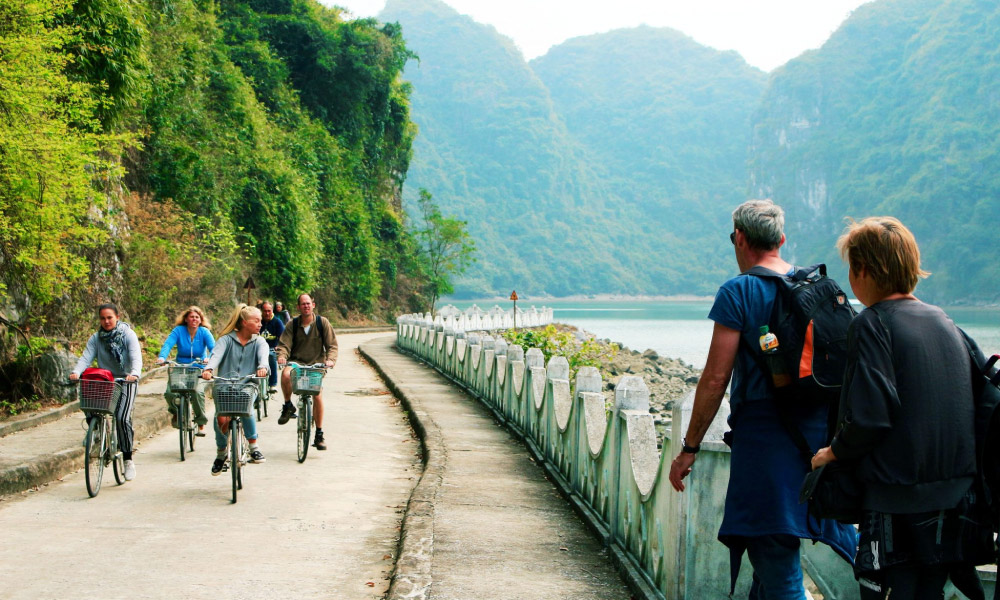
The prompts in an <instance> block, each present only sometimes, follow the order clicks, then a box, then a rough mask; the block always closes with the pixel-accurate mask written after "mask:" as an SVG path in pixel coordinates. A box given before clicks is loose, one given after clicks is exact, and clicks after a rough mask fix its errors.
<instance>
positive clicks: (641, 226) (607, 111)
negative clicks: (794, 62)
mask: <svg viewBox="0 0 1000 600" xmlns="http://www.w3.org/2000/svg"><path fill="white" fill-rule="evenodd" d="M379 18H380V19H381V20H383V21H387V22H392V21H398V22H399V23H400V24H401V25H402V28H403V37H404V38H405V39H406V42H407V46H408V47H409V48H411V49H412V50H413V51H414V52H416V53H417V54H418V55H419V57H420V60H419V63H417V62H411V63H409V64H408V65H407V68H406V70H405V77H406V79H408V80H409V81H411V82H412V84H413V93H412V96H411V102H412V118H413V120H414V122H416V123H417V125H418V127H419V134H418V135H417V139H416V142H415V144H414V158H413V161H412V163H411V165H410V170H409V174H408V176H407V181H406V187H405V196H406V197H407V198H408V199H410V200H412V199H413V198H414V197H415V195H416V190H417V189H419V188H420V187H425V188H427V189H428V190H429V191H430V192H431V193H433V194H434V197H435V200H436V201H437V202H438V203H439V204H440V205H441V207H442V209H443V210H444V211H445V212H450V213H453V214H455V215H458V216H459V217H460V218H462V219H465V220H467V221H468V223H469V229H470V231H471V232H472V234H473V235H474V236H475V237H476V238H477V241H478V245H479V250H480V260H479V263H478V264H477V265H475V266H474V267H472V268H471V269H470V271H469V272H468V273H467V276H466V277H465V278H464V279H463V280H461V281H460V282H459V285H458V286H456V287H457V291H458V293H459V294H461V295H468V296H478V295H484V294H491V293H509V291H510V289H517V290H518V291H519V293H525V294H536V295H537V294H543V293H548V294H553V295H557V296H561V295H569V294H580V293H586V294H593V293H619V294H677V293H699V294H705V293H711V292H712V291H713V290H714V287H715V285H716V283H715V282H716V281H717V280H718V279H719V278H720V277H723V276H724V275H725V274H726V273H728V272H731V271H732V267H731V265H730V263H731V262H732V254H731V250H730V249H729V248H728V244H729V242H728V240H727V239H726V231H727V229H728V225H727V219H728V211H729V210H731V206H733V205H734V204H735V203H738V202H739V201H740V200H741V199H743V197H744V196H745V187H746V183H745V161H746V155H745V150H746V147H747V144H748V142H749V138H748V133H749V118H750V115H751V113H752V111H753V109H754V106H755V105H754V104H753V103H752V101H755V100H756V98H757V97H759V95H760V93H761V92H762V91H763V86H764V78H765V76H764V74H763V73H761V72H760V71H758V70H756V69H753V68H751V67H748V66H747V65H746V63H745V62H743V61H742V59H740V58H739V57H738V56H737V55H735V54H734V53H731V52H730V53H721V52H717V51H714V50H711V49H708V48H704V47H702V46H700V45H698V44H697V43H695V42H694V41H692V40H690V39H689V38H687V37H685V36H683V35H681V34H679V33H677V32H675V31H672V30H667V29H651V28H646V27H644V28H638V29H635V30H627V31H622V32H612V33H610V34H606V35H603V36H590V37H587V38H580V39H577V40H571V41H569V42H567V43H566V44H563V45H562V46H558V47H556V48H553V49H552V50H551V51H550V52H549V54H548V55H546V56H545V57H541V58H539V59H536V60H535V61H533V62H532V63H531V64H530V65H529V64H528V63H527V62H525V60H524V58H523V56H522V55H521V54H520V52H519V51H518V50H517V48H516V47H515V46H514V45H513V43H512V42H511V41H510V40H509V39H507V38H505V37H503V36H501V35H500V34H498V33H497V32H496V30H495V29H493V28H492V27H489V26H484V25H481V24H478V23H475V22H474V21H472V20H471V19H470V18H469V17H466V16H462V15H459V14H458V13H457V12H455V11H454V10H453V9H451V8H449V7H448V6H446V5H445V4H443V3H441V2H438V1H437V0H415V1H410V0H408V1H405V2H404V1H401V0H399V1H390V2H389V3H388V4H387V6H386V9H385V11H384V12H383V13H382V14H380V15H379ZM623 42H624V43H623ZM612 48H613V49H614V51H613V52H611V51H610V49H612ZM616 90H619V91H621V90H627V91H628V94H621V93H616ZM661 98H672V99H675V100H677V101H676V102H670V103H663V102H658V100H657V99H661ZM744 99H749V100H748V101H744ZM642 111H645V112H642ZM706 273H707V276H706Z"/></svg>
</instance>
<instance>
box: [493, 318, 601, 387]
mask: <svg viewBox="0 0 1000 600" xmlns="http://www.w3.org/2000/svg"><path fill="white" fill-rule="evenodd" d="M500 335H501V336H503V338H504V339H505V340H507V342H508V343H510V344H517V345H518V346H521V347H522V348H524V349H526V350H527V349H528V348H538V349H539V350H541V351H542V354H543V355H544V356H545V362H546V364H548V362H549V359H550V358H552V357H553V356H564V357H566V360H567V361H569V377H570V380H571V381H572V380H573V378H575V377H576V372H577V371H578V370H579V369H580V367H597V368H598V369H599V370H600V371H601V375H602V376H603V377H604V378H605V379H606V378H607V377H608V374H607V372H606V370H605V369H604V366H605V365H606V364H607V363H608V362H609V361H611V360H612V359H614V357H615V356H617V354H618V350H619V348H618V345H617V344H610V345H603V344H601V343H599V342H598V341H597V340H596V339H594V338H593V337H589V338H586V339H584V340H580V339H578V338H577V337H576V335H574V334H573V332H571V331H559V330H558V329H556V327H555V325H549V326H547V327H545V328H544V329H518V330H514V329H508V330H506V331H501V332H500Z"/></svg>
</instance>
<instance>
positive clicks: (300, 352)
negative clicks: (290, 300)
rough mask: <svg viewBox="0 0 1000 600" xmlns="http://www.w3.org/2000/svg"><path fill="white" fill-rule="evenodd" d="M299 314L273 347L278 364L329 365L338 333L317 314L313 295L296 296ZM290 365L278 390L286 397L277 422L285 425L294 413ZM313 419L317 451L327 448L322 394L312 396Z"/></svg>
mask: <svg viewBox="0 0 1000 600" xmlns="http://www.w3.org/2000/svg"><path fill="white" fill-rule="evenodd" d="M298 304H299V316H297V317H295V318H294V319H292V320H291V322H289V323H288V324H287V326H286V327H285V331H284V333H282V334H281V338H280V339H279V340H278V347H277V349H276V350H275V352H276V353H277V356H278V364H279V365H281V366H284V365H285V363H286V362H288V361H289V360H290V361H293V362H297V363H299V364H303V365H312V364H316V363H324V364H325V365H326V366H327V368H332V367H333V365H335V364H336V363H337V336H336V335H334V333H333V327H332V326H331V325H330V321H328V320H327V319H326V318H325V317H321V316H319V315H317V314H316V312H315V308H316V303H315V302H313V299H312V296H310V295H309V294H302V295H301V296H299V300H298ZM291 372H292V368H291V367H285V368H284V369H283V370H282V372H281V393H282V394H283V395H284V396H285V405H284V406H282V407H281V416H280V417H278V425H284V424H285V423H287V422H288V420H289V419H291V418H292V417H294V416H295V406H294V405H293V404H292V400H291V396H292V374H291ZM313 406H314V408H313V421H315V422H316V438H315V439H314V441H313V446H315V447H316V449H317V450H326V442H325V441H324V440H323V394H322V392H320V393H318V394H316V396H315V397H314V398H313Z"/></svg>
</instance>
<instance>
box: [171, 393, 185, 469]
mask: <svg viewBox="0 0 1000 600" xmlns="http://www.w3.org/2000/svg"><path fill="white" fill-rule="evenodd" d="M178 396H179V397H178V399H177V414H176V416H175V417H174V418H175V419H177V436H178V437H179V438H180V445H181V462H184V430H185V429H187V426H188V414H187V404H188V400H187V394H184V393H180V394H178Z"/></svg>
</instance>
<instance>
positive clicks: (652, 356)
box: [642, 348, 660, 360]
mask: <svg viewBox="0 0 1000 600" xmlns="http://www.w3.org/2000/svg"><path fill="white" fill-rule="evenodd" d="M642 357H643V358H646V359H649V360H657V359H658V358H660V355H659V354H657V353H656V350H653V349H652V348H650V349H649V350H646V351H645V352H643V353H642Z"/></svg>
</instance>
